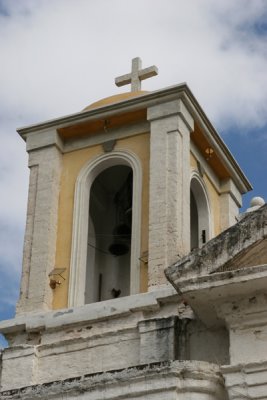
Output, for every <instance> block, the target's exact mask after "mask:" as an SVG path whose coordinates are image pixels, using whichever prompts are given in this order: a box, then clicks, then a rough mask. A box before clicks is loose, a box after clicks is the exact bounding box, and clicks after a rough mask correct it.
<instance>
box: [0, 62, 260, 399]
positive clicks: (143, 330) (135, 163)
mask: <svg viewBox="0 0 267 400" xmlns="http://www.w3.org/2000/svg"><path fill="white" fill-rule="evenodd" d="M157 73H158V71H157V68H156V67H155V66H152V67H148V68H142V65H141V60H140V59H139V58H135V59H133V60H132V69H131V72H130V73H127V74H126V75H122V76H119V77H118V78H116V79H115V83H116V85H117V86H123V85H127V84H130V85H131V91H130V92H125V93H121V94H117V95H113V96H111V97H107V98H104V99H102V100H99V101H97V102H95V103H93V104H90V105H89V106H87V107H86V108H84V110H82V111H80V112H77V113H75V114H71V115H67V116H63V117H60V118H57V119H53V120H49V121H46V122H42V123H39V124H35V125H32V126H27V127H24V128H21V129H18V133H19V134H20V136H21V137H22V138H23V139H24V140H25V142H26V149H27V152H28V154H29V168H30V182H29V196H28V209H27V222H26V231H25V241H24V253H23V268H22V278H21V290H20V298H19V301H18V304H17V313H16V316H15V317H14V319H12V320H9V321H2V322H0V332H2V333H3V334H4V335H5V337H6V338H7V340H8V342H9V348H7V349H5V350H4V351H3V352H2V354H1V357H0V392H1V393H0V397H1V399H2V398H3V399H4V400H5V399H6V400H8V399H9V398H10V395H11V396H14V397H16V398H21V399H25V400H27V399H29V398H31V399H32V400H35V399H37V397H38V399H40V398H44V399H52V398H53V399H54V400H60V399H62V398H69V399H74V398H75V399H77V398H78V400H79V398H80V399H84V398H85V397H86V398H88V399H89V400H95V399H100V398H101V399H103V400H117V399H118V398H120V399H123V398H129V397H131V398H132V399H148V398H149V399H151V400H152V399H153V400H159V399H162V398H164V399H165V398H166V399H167V398H168V399H169V398H170V399H176V398H177V396H178V397H179V399H181V400H186V399H189V398H190V399H199V398H201V399H203V400H215V399H216V400H226V399H229V398H231V397H229V396H228V392H227V389H226V386H225V385H226V384H225V379H224V377H225V376H226V378H227V376H230V375H229V374H231V373H234V374H235V371H236V370H238V368H239V369H240V365H241V364H242V363H243V362H245V361H246V359H245V358H244V357H246V355H245V356H243V355H242V356H240V354H241V353H244V352H242V351H240V350H239V349H238V343H239V339H238V336H237V331H238V330H237V329H236V324H237V322H236V321H237V320H238V319H240V315H241V314H240V312H239V310H240V309H241V308H242V307H244V304H245V303H242V302H243V300H242V299H241V300H240V299H239V300H238V301H239V303H240V308H233V307H232V305H231V307H230V306H229V305H228V303H227V302H228V301H229V295H230V296H233V298H234V296H236V293H239V295H240V296H242V293H243V295H244V293H245V300H244V301H246V302H248V301H249V302H250V304H249V307H250V310H252V312H254V314H255V316H257V315H258V314H259V312H258V308H257V307H258V305H257V304H262V303H260V302H259V303H257V301H256V300H255V301H254V299H256V297H253V296H254V294H253V293H252V292H253V290H254V289H253V288H254V286H253V285H254V283H253V284H252V285H250V284H247V283H248V281H247V280H246V279H247V278H246V277H245V278H244V280H243V281H242V279H243V277H244V276H245V275H243V272H242V273H240V275H239V273H238V274H237V275H235V274H236V271H235V270H236V265H235V263H237V267H239V265H241V264H242V263H243V262H244V258H246V255H248V256H249V261H250V264H249V266H248V269H249V274H250V275H251V276H250V278H251V279H252V281H253V282H254V281H256V280H257V279H259V277H261V275H260V274H262V269H263V266H262V265H260V266H259V265H258V267H257V271H258V273H256V274H254V271H252V269H251V268H252V267H251V265H253V262H254V256H255V252H256V251H257V249H258V253H259V255H260V257H262V258H261V259H260V261H259V262H260V263H261V264H262V263H264V262H266V258H265V256H266V255H265V253H264V243H265V242H264V240H265V239H266V232H265V227H266V224H264V216H265V211H264V210H263V211H260V210H259V212H258V211H255V212H257V213H258V214H257V215H255V216H252V217H251V221H249V220H248V219H246V218H244V220H241V222H239V223H238V224H236V222H237V220H238V219H239V218H240V216H239V208H240V206H241V203H242V200H241V197H242V194H243V193H246V192H247V191H248V190H250V189H251V186H250V183H249V182H248V180H247V178H246V177H245V175H244V174H243V172H242V171H241V169H240V168H239V166H238V164H237V163H236V161H235V159H234V158H233V156H232V155H231V153H230V152H229V150H228V148H227V147H226V146H225V144H224V142H223V141H222V139H221V138H220V136H219V135H218V133H217V132H216V130H215V128H214V127H213V125H212V124H211V122H210V121H209V119H208V117H207V116H206V114H205V113H204V111H203V109H202V108H201V106H200V105H199V103H198V101H197V100H196V98H195V97H194V95H193V94H192V92H191V90H190V89H189V87H188V86H187V85H186V84H185V83H182V84H179V85H176V86H172V87H168V88H163V89H159V90H156V91H153V92H146V91H143V90H141V82H142V81H143V80H145V79H146V78H150V77H152V76H155V75H157ZM256 208H258V207H256ZM248 227H252V228H253V232H254V231H256V232H255V235H253V238H252V237H251V236H250V235H249V234H248V232H249V228H248ZM264 238H265V239H264ZM253 240H257V243H256V247H254V242H253ZM265 241H266V240H265ZM242 246H243V247H242ZM242 248H243V249H244V251H245V255H244V254H243V252H242ZM255 249H256V251H255ZM228 250H229V251H228ZM231 255H233V258H232V259H231ZM262 255H263V256H262ZM225 260H227V261H225ZM228 267H229V268H230V269H231V270H230V273H229V274H228V269H227V268H228ZM208 273H210V274H208ZM207 274H208V275H207ZM264 276H265V275H264ZM167 277H168V280H167ZM232 277H234V280H233V281H231V279H232ZM170 282H171V283H170ZM196 282H197V283H196ZM243 283H244V284H243ZM224 287H226V290H224ZM255 287H256V286H255ZM261 288H262V290H265V288H266V284H265V280H263V281H262V283H261ZM211 289H212V290H211ZM256 295H257V296H258V297H259V298H260V296H261V293H258V292H257V294H256ZM256 295H255V296H256ZM265 297H266V296H265ZM265 297H264V296H263V297H262V298H261V300H260V301H265V302H266V298H265ZM248 299H249V300H248ZM264 299H265V300H264ZM246 304H247V303H246ZM191 307H192V308H191ZM238 307H239V306H238ZM260 307H261V306H260ZM259 309H260V310H262V308H259ZM195 310H196V311H195ZM253 310H254V311H253ZM235 314H236V315H235ZM254 314H253V315H254ZM249 315H251V314H249ZM242 318H243V317H242ZM249 318H251V316H250V317H249ZM253 318H254V316H253ZM255 318H256V317H255ZM259 320H260V324H261V321H262V319H259ZM253 321H254V319H253ZM242 324H244V327H243V325H242ZM249 324H250V322H249ZM241 325H242V329H243V328H244V329H247V326H246V324H245V320H243V319H242V321H241ZM249 326H250V325H249ZM259 326H260V329H262V328H261V325H259ZM229 327H230V328H229ZM254 333H255V330H254V328H253V330H251V337H252V339H253V340H254V341H255V340H256V339H255V334H254ZM242 335H243V333H242ZM259 335H260V331H259ZM242 337H243V339H242V340H243V342H242V343H246V339H244V338H246V337H247V336H244V335H243V336H242ZM253 340H252V342H253ZM253 343H254V342H253ZM261 343H264V341H261ZM230 344H231V345H230ZM257 346H258V344H257ZM257 346H256V347H255V348H256V349H257V352H256V354H257V355H259V354H264V351H263V350H262V349H263V347H264V344H261V347H260V346H259V347H257ZM233 348H234V349H235V350H234V352H233V351H232V349H233ZM231 351H232V353H231ZM253 357H254V356H253ZM253 357H252V358H253ZM257 357H258V356H257ZM232 360H235V361H234V362H236V363H239V364H238V365H237V366H236V365H235V366H234V367H233V369H231V368H232V365H230V364H231V362H232ZM240 360H241V361H242V362H241V361H240ZM244 360H245V361H244ZM253 360H254V361H255V357H254V358H253ZM240 363H241V364H240ZM225 365H227V367H226V368H225V367H222V366H225ZM242 365H243V364H242ZM242 365H241V366H242ZM254 367H255V363H254V364H253V368H254ZM235 368H237V369H235ZM241 370H242V371H241V375H240V376H242V379H243V375H244V374H243V373H244V369H243V366H242V368H241ZM254 370H255V368H254V369H253V371H254ZM225 371H226V372H225ZM253 373H254V372H253ZM223 374H226V375H223ZM227 374H228V375H227ZM242 379H241V380H240V382H242V385H243V380H242ZM257 379H258V378H257ZM227 382H228V381H227ZM229 382H230V383H229V384H230V385H231V384H232V383H231V382H233V379H230V381H229ZM256 382H259V380H256ZM227 384H228V383H227ZM242 385H241V386H242ZM242 387H243V386H242ZM234 398H235V397H234Z"/></svg>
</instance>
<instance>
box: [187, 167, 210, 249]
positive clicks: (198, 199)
mask: <svg viewBox="0 0 267 400" xmlns="http://www.w3.org/2000/svg"><path fill="white" fill-rule="evenodd" d="M190 232H191V250H193V249H194V248H198V247H201V246H203V244H205V243H206V242H207V241H208V240H209V239H210V208H209V201H208V196H207V193H206V189H205V186H204V183H203V182H202V180H201V178H200V177H199V176H198V174H197V173H194V174H193V176H192V179H191V185H190Z"/></svg>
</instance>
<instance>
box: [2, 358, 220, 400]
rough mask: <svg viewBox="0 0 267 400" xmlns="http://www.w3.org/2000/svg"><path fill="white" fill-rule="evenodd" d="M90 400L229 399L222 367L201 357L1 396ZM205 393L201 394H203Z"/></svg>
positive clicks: (6, 393)
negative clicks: (124, 399)
mask: <svg viewBox="0 0 267 400" xmlns="http://www.w3.org/2000/svg"><path fill="white" fill-rule="evenodd" d="M77 393H79V398H80V399H88V400H97V399H100V398H101V399H103V400H115V399H122V398H131V399H139V398H146V399H149V400H150V399H153V400H160V399H161V400H162V399H166V398H168V399H170V400H174V399H177V393H179V399H180V400H186V399H188V398H189V397H190V399H191V400H196V399H199V398H201V399H203V400H210V399H211V398H214V399H215V398H216V399H217V400H226V398H227V397H226V393H225V390H224V383H223V378H222V375H221V373H220V370H219V367H218V366H217V365H214V364H210V363H206V362H201V361H170V362H163V363H154V364H146V365H139V366H138V367H131V368H127V369H122V370H117V371H110V372H104V373H96V374H90V375H84V376H77V377H73V378H71V379H66V380H63V381H54V382H49V383H45V384H42V385H34V386H28V387H25V388H21V389H17V390H7V391H2V392H1V393H0V394H1V399H2V400H9V399H14V398H20V399H22V400H26V399H37V398H39V399H40V398H46V399H50V398H53V399H62V398H68V399H69V400H72V399H74V398H77ZM199 396H201V397H199Z"/></svg>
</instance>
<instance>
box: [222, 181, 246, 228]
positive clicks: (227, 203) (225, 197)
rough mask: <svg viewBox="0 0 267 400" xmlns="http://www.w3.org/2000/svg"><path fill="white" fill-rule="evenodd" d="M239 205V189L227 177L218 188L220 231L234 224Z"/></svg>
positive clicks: (240, 200)
mask: <svg viewBox="0 0 267 400" xmlns="http://www.w3.org/2000/svg"><path fill="white" fill-rule="evenodd" d="M241 206H242V198H241V193H240V191H239V190H238V188H237V187H236V185H235V184H234V182H233V181H232V179H227V180H226V181H224V182H223V183H222V185H221V190H220V212H221V231H223V230H225V229H227V228H229V227H230V226H232V225H234V224H236V222H237V220H238V216H239V208H240V207H241Z"/></svg>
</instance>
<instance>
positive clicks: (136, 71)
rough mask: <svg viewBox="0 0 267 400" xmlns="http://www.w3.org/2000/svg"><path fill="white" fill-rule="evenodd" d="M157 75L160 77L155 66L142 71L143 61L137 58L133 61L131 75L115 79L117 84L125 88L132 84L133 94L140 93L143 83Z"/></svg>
mask: <svg viewBox="0 0 267 400" xmlns="http://www.w3.org/2000/svg"><path fill="white" fill-rule="evenodd" d="M155 75H158V68H157V67H156V66H155V65H153V66H152V67H148V68H144V69H142V60H141V58H139V57H136V58H133V59H132V71H131V73H130V74H126V75H122V76H119V77H118V78H115V84H116V85H117V86H124V85H128V84H129V83H130V84H131V92H138V90H141V81H142V80H144V79H147V78H151V77H152V76H155Z"/></svg>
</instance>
